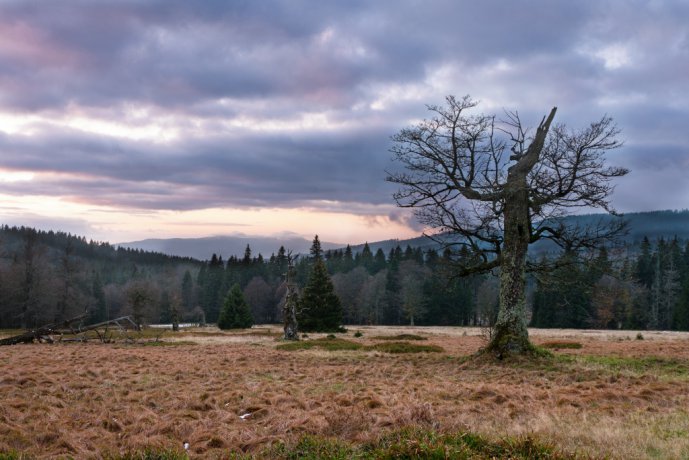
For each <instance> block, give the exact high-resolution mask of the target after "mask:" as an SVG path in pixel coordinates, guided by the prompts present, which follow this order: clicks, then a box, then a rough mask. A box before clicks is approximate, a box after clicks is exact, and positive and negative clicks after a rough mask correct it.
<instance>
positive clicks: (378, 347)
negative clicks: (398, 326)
mask: <svg viewBox="0 0 689 460" xmlns="http://www.w3.org/2000/svg"><path fill="white" fill-rule="evenodd" d="M366 349H367V350H373V351H382V352H384V353H439V352H443V351H445V350H443V349H442V348H441V347H439V346H437V345H419V344H416V343H409V342H387V343H377V344H375V345H371V346H370V347H366Z"/></svg>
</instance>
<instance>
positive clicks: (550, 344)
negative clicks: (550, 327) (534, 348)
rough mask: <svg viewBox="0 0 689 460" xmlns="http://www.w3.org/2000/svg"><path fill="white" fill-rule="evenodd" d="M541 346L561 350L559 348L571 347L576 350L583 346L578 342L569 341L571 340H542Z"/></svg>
mask: <svg viewBox="0 0 689 460" xmlns="http://www.w3.org/2000/svg"><path fill="white" fill-rule="evenodd" d="M541 347H542V348H548V349H551V350H561V349H571V350H578V349H580V348H581V347H583V345H582V344H580V343H579V342H571V341H551V342H544V343H543V344H542V345H541Z"/></svg>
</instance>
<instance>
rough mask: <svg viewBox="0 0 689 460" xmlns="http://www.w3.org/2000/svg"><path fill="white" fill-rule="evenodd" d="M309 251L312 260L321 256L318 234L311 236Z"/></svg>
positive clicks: (321, 250)
mask: <svg viewBox="0 0 689 460" xmlns="http://www.w3.org/2000/svg"><path fill="white" fill-rule="evenodd" d="M309 252H310V253H311V258H312V259H314V260H316V259H320V258H321V257H322V256H323V249H322V248H321V241H320V240H319V239H318V235H316V236H314V237H313V243H312V244H311V249H310V250H309Z"/></svg>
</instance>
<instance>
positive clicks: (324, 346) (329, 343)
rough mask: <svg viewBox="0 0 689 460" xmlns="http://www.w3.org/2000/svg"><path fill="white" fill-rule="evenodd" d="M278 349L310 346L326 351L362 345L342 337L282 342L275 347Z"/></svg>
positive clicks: (352, 348)
mask: <svg viewBox="0 0 689 460" xmlns="http://www.w3.org/2000/svg"><path fill="white" fill-rule="evenodd" d="M276 348H277V349H278V350H286V351H296V350H311V349H312V348H319V349H321V350H327V351H341V350H359V349H361V348H362V345H361V344H359V343H355V342H351V341H349V340H344V339H338V338H334V339H329V338H327V337H326V338H322V339H314V340H300V341H298V342H289V343H283V344H282V345H278V346H277V347H276Z"/></svg>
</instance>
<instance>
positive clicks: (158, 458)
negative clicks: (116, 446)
mask: <svg viewBox="0 0 689 460" xmlns="http://www.w3.org/2000/svg"><path fill="white" fill-rule="evenodd" d="M103 458H104V459H105V460H189V456H188V455H187V453H186V452H182V451H178V450H173V449H153V448H148V449H144V450H136V451H131V452H126V453H124V454H104V455H103Z"/></svg>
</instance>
